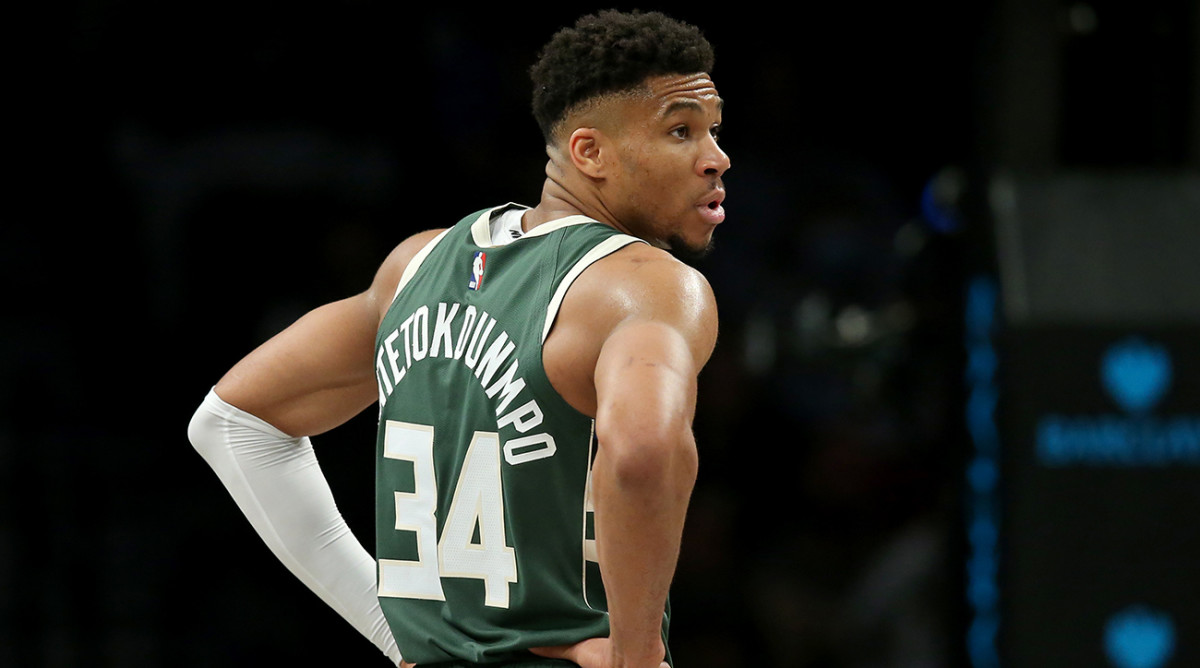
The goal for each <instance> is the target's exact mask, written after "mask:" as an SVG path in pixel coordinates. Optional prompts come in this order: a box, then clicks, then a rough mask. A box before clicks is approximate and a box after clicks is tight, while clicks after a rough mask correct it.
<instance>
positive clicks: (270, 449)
mask: <svg viewBox="0 0 1200 668" xmlns="http://www.w3.org/2000/svg"><path fill="white" fill-rule="evenodd" d="M433 235H434V233H433V232H430V233H423V234H421V235H417V236H415V237H413V238H410V239H409V240H406V241H405V242H404V243H402V244H400V246H398V247H397V248H396V250H394V251H393V252H392V253H391V254H390V255H389V257H388V259H387V260H385V261H384V263H383V265H382V266H381V268H380V269H379V271H378V272H377V274H376V276H375V279H374V280H373V281H372V284H371V286H370V288H369V289H367V290H366V291H364V292H363V293H361V294H359V295H355V296H354V297H350V298H347V299H343V300H341V301H338V302H334V303H332V304H328V305H325V306H322V307H320V308H318V309H316V310H314V311H312V312H310V313H308V314H307V315H305V316H304V317H302V318H301V319H300V320H299V321H297V322H296V323H295V324H293V325H292V326H290V327H288V328H287V329H286V330H284V331H283V332H281V333H280V334H278V335H276V336H275V337H273V338H271V339H270V340H269V341H267V342H266V343H264V344H263V345H262V346H260V347H259V348H258V349H256V350H255V351H253V352H252V353H251V354H250V355H248V356H246V357H245V358H244V359H242V360H241V361H240V362H238V363H237V364H236V365H235V366H234V367H233V368H232V369H231V370H230V371H229V372H228V373H227V374H225V376H224V377H223V378H222V379H221V381H220V382H219V383H217V386H216V387H215V388H214V390H213V391H211V392H210V393H209V395H208V396H207V397H205V399H204V401H203V402H202V403H201V405H200V407H199V408H198V409H197V410H196V412H195V414H194V415H193V417H192V420H191V423H190V424H189V425H188V437H189V439H190V440H191V442H192V445H193V446H194V447H195V448H196V450H197V452H199V453H200V454H201V456H203V457H204V459H205V461H206V462H208V464H209V465H210V466H211V467H212V469H213V471H214V472H216V474H217V477H218V478H219V479H220V480H221V482H222V483H223V484H224V485H225V487H226V489H227V490H228V491H229V493H230V495H231V496H232V497H233V499H234V501H235V502H236V503H237V505H238V508H239V509H240V510H241V511H242V513H243V514H244V515H245V516H246V518H247V520H249V522H250V524H251V525H252V526H253V527H254V529H255V531H256V532H257V533H258V535H259V536H260V537H261V538H262V539H263V542H265V543H266V544H267V546H268V547H269V548H270V549H271V551H272V552H273V553H274V554H275V556H276V557H278V558H279V560H280V561H281V562H282V563H283V564H284V565H285V566H286V567H287V568H288V569H289V570H290V571H291V572H292V573H293V574H294V575H295V576H296V577H297V578H298V579H300V580H301V582H303V583H304V584H305V585H306V586H308V587H309V588H310V589H311V590H312V591H313V592H314V593H316V594H317V595H318V596H319V597H320V598H321V599H322V600H323V601H324V602H325V603H326V604H328V605H329V606H330V607H331V608H333V609H334V610H335V611H337V612H338V614H340V615H341V616H342V617H344V618H345V619H346V620H347V621H349V622H350V623H351V625H353V626H354V628H355V629H357V630H358V631H359V632H360V633H362V634H363V635H364V636H366V637H367V638H368V639H370V640H371V641H372V642H373V643H374V644H375V645H376V647H378V648H379V649H380V650H381V651H382V652H383V653H384V654H385V655H387V656H388V657H389V658H390V659H391V660H392V662H393V664H395V663H397V662H399V661H400V653H399V651H398V649H397V648H396V644H395V640H394V639H393V637H392V634H391V631H390V630H389V629H388V626H387V622H386V620H385V619H384V617H383V614H382V612H381V611H380V609H379V603H378V600H377V598H376V595H375V593H376V592H375V560H374V559H373V558H372V557H371V556H370V554H368V553H367V551H366V550H365V549H363V547H362V545H361V544H360V543H359V542H358V539H357V538H355V537H354V535H353V534H352V533H351V531H350V528H349V526H347V524H346V522H345V520H344V519H343V518H342V516H341V514H340V512H338V509H337V505H336V503H335V502H334V498H333V494H332V491H331V490H330V488H329V484H328V483H327V482H326V480H325V477H324V475H323V473H322V472H321V468H320V466H319V465H318V463H317V459H316V455H315V453H314V452H313V448H312V444H311V442H310V441H309V439H308V435H309V434H317V433H320V432H323V431H326V430H327V429H330V428H332V427H334V426H337V425H339V424H341V423H343V422H345V421H346V420H348V419H350V418H351V417H353V416H354V415H355V414H357V413H358V412H359V411H361V410H362V409H363V408H365V407H366V406H367V405H369V404H370V403H371V402H372V401H373V400H374V397H375V391H374V386H375V385H374V371H373V369H374V365H373V364H372V357H371V349H372V348H373V342H374V332H375V327H376V326H377V324H378V322H379V320H380V318H381V316H382V314H383V312H384V311H385V310H386V308H387V305H388V304H389V303H390V301H391V296H392V294H393V292H394V291H395V286H396V285H397V281H398V280H399V278H400V276H401V274H402V273H403V271H404V269H405V267H406V266H407V264H408V262H409V260H411V258H412V257H413V255H414V254H415V253H416V252H417V251H418V250H419V249H420V248H421V247H423V246H424V245H425V243H426V242H427V241H428V240H430V239H432V237H433Z"/></svg>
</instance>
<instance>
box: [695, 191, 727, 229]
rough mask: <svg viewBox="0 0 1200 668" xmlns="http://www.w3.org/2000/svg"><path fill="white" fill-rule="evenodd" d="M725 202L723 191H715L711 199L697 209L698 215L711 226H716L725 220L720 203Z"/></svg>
mask: <svg viewBox="0 0 1200 668" xmlns="http://www.w3.org/2000/svg"><path fill="white" fill-rule="evenodd" d="M724 201H725V191H724V190H720V189H718V190H716V191H715V192H714V193H712V197H711V198H710V199H709V200H708V201H707V202H704V203H703V204H701V205H700V206H699V207H698V208H699V209H700V213H701V214H703V216H704V217H705V218H706V219H707V220H708V221H709V222H710V223H712V224H714V225H716V224H718V223H720V222H722V221H723V220H725V207H724V206H722V202H724Z"/></svg>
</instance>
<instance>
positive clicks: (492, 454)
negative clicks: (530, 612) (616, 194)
mask: <svg viewBox="0 0 1200 668" xmlns="http://www.w3.org/2000/svg"><path fill="white" fill-rule="evenodd" d="M385 429H386V431H385V432H384V442H383V443H384V445H383V451H384V452H383V456H384V457H385V458H387V459H396V460H403V461H409V462H412V466H413V478H414V480H415V482H416V485H415V489H414V490H413V491H412V492H395V493H394V494H395V502H396V530H397V531H408V532H413V533H415V534H416V539H417V540H416V543H417V558H416V559H415V560H398V559H383V558H380V559H379V595H380V596H386V597H392V598H417V599H427V600H435V601H444V600H446V595H445V593H444V592H443V591H442V578H471V579H477V580H483V585H484V604H485V605H488V606H491V607H496V608H507V607H508V585H509V583H513V582H516V581H517V556H516V552H515V551H514V550H513V548H512V547H510V546H509V545H508V543H507V539H506V537H505V536H506V534H505V531H504V494H503V493H502V491H501V479H500V456H501V455H500V436H499V434H495V433H489V432H482V431H477V432H475V434H474V437H473V438H472V439H471V443H470V445H469V446H468V447H467V454H466V457H465V458H464V459H463V465H462V471H461V472H460V473H459V476H458V482H457V484H456V486H455V489H454V496H453V497H451V502H450V508H449V510H447V511H446V523H445V525H444V526H443V528H442V535H441V536H440V537H439V536H438V535H437V511H438V507H437V501H438V492H437V478H436V476H435V475H434V466H433V427H432V426H428V425H419V424H411V423H408V422H396V421H391V420H389V421H388V422H387V423H386V425H385ZM476 527H478V530H479V532H478V534H476V532H475V530H476ZM476 536H477V537H478V540H476Z"/></svg>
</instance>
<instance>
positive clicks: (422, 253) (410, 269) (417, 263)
mask: <svg viewBox="0 0 1200 668" xmlns="http://www.w3.org/2000/svg"><path fill="white" fill-rule="evenodd" d="M451 229H453V228H450V227H447V228H446V229H444V230H442V231H441V233H440V234H438V235H437V236H436V237H434V238H433V239H432V240H431V241H430V242H429V243H427V244H425V246H424V247H423V248H422V249H421V250H419V251H417V254H416V255H414V256H413V258H412V259H411V260H409V261H408V266H407V267H405V268H404V273H403V274H401V275H400V280H399V281H398V282H397V283H396V291H395V292H393V293H392V302H395V301H396V297H399V296H400V291H401V290H403V289H404V286H406V285H408V282H409V281H411V280H412V277H413V276H414V275H416V273H417V270H418V269H420V268H421V263H422V262H424V261H425V258H427V257H429V254H430V253H432V252H433V248H434V247H435V246H437V245H438V242H440V241H441V240H442V238H443V237H445V236H446V233H447V232H449V231H450V230H451Z"/></svg>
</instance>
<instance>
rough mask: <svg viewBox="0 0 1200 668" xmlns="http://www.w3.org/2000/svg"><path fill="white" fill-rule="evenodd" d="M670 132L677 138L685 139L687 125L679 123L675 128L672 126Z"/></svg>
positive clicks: (686, 136)
mask: <svg viewBox="0 0 1200 668" xmlns="http://www.w3.org/2000/svg"><path fill="white" fill-rule="evenodd" d="M671 134H672V135H674V136H675V137H678V138H679V139H687V138H688V126H686V125H680V126H679V127H677V128H672V129H671Z"/></svg>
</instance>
